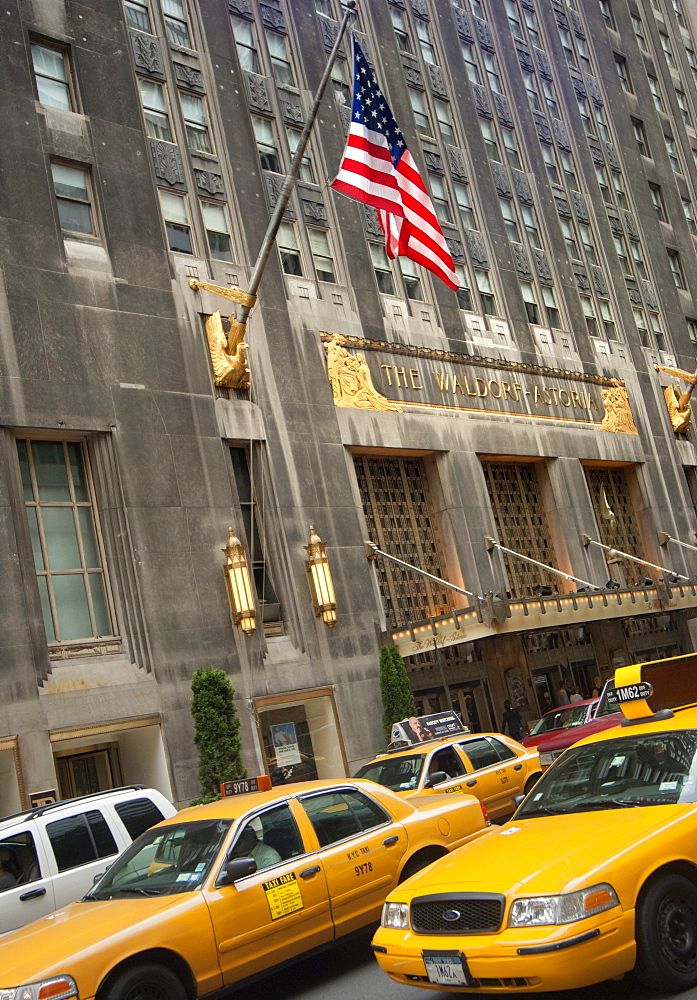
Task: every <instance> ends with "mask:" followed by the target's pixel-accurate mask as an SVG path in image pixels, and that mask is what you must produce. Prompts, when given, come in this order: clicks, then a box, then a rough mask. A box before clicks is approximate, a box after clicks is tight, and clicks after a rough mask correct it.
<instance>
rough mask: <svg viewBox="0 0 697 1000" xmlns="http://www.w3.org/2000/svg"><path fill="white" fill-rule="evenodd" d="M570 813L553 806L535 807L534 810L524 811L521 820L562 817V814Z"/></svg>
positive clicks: (567, 810)
mask: <svg viewBox="0 0 697 1000" xmlns="http://www.w3.org/2000/svg"><path fill="white" fill-rule="evenodd" d="M568 812H571V810H570V809H558V808H554V806H536V807H535V808H534V809H526V810H525V812H524V813H521V815H520V818H521V819H527V818H528V816H563V815H564V813H568Z"/></svg>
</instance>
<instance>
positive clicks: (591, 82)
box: [586, 74, 603, 104]
mask: <svg viewBox="0 0 697 1000" xmlns="http://www.w3.org/2000/svg"><path fill="white" fill-rule="evenodd" d="M586 86H587V88H588V94H589V95H590V97H591V99H592V100H593V101H595V103H596V104H602V103H603V95H602V91H601V90H600V84H599V83H598V81H597V80H596V78H595V77H594V76H591V75H590V74H586Z"/></svg>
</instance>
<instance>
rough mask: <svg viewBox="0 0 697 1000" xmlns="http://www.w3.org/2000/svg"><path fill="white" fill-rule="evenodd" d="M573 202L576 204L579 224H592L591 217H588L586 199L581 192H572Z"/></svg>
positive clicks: (575, 209)
mask: <svg viewBox="0 0 697 1000" xmlns="http://www.w3.org/2000/svg"><path fill="white" fill-rule="evenodd" d="M571 200H572V202H573V203H574V211H575V212H576V218H577V219H578V221H579V222H590V216H589V215H588V205H586V199H585V198H584V197H583V195H582V194H581V192H580V191H572V192H571Z"/></svg>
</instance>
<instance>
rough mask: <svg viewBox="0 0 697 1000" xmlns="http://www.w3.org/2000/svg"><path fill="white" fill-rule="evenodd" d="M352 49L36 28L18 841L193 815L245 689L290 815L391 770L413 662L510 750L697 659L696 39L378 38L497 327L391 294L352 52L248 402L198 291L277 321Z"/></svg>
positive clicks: (256, 755)
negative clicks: (241, 546)
mask: <svg viewBox="0 0 697 1000" xmlns="http://www.w3.org/2000/svg"><path fill="white" fill-rule="evenodd" d="M341 16H342V11H341V10H340V8H339V2H338V0H265V2H262V0H123V2H120V0H110V2H108V3H105V2H104V0H8V3H6V4H5V6H4V8H3V12H2V33H1V34H0V94H1V95H2V100H0V121H1V123H2V133H3V137H4V141H3V142H2V144H0V165H1V167H2V177H3V184H2V188H1V190H0V435H1V437H2V443H3V447H2V465H1V470H2V471H1V474H0V512H1V516H2V522H3V531H2V535H1V537H2V543H1V545H0V579H2V581H3V586H2V587H1V588H0V616H1V619H2V622H3V629H2V631H1V632H0V649H1V651H2V655H1V659H0V663H1V664H2V668H1V671H0V685H1V691H2V697H0V814H3V813H9V812H12V811H14V810H16V809H19V808H21V807H23V806H24V805H26V804H28V803H29V802H30V801H31V802H34V801H40V800H41V799H42V798H50V797H52V796H55V795H60V796H68V795H72V794H79V793H81V792H84V791H89V790H96V789H101V788H105V787H110V786H112V785H116V784H120V783H130V782H139V781H140V782H144V783H146V784H153V785H156V786H157V787H159V788H161V789H162V790H163V791H165V792H166V793H167V794H169V795H170V796H171V797H172V799H173V800H174V801H176V802H178V803H184V802H186V801H188V800H189V799H190V798H191V797H193V796H194V795H196V794H197V793H198V785H197V782H196V776H195V768H196V757H195V752H194V747H193V743H192V724H191V719H190V712H189V701H190V678H191V674H192V673H193V671H194V670H195V669H197V668H198V667H205V666H207V665H209V664H211V665H213V666H215V667H219V668H222V669H224V670H225V671H226V672H227V673H228V675H229V676H230V679H231V681H232V684H233V686H234V688H235V691H236V698H237V703H238V708H239V711H240V715H241V718H242V734H243V742H244V750H245V759H246V761H247V764H248V767H249V770H250V772H251V773H260V772H262V771H268V772H270V773H272V774H273V775H274V780H277V781H285V780H292V779H293V777H297V776H299V775H301V774H302V775H305V776H314V775H318V776H320V777H325V776H327V777H328V776H337V775H343V774H346V773H350V772H351V771H352V770H353V769H354V768H355V766H356V765H357V764H358V763H359V762H360V761H362V760H364V759H365V758H367V757H368V756H369V755H371V754H372V753H373V752H374V751H375V750H376V749H377V748H378V747H379V745H380V741H381V725H380V707H379V704H380V702H379V687H378V654H379V648H380V645H381V644H383V643H385V642H394V643H396V644H397V645H398V647H399V648H400V650H401V651H402V653H403V654H404V655H405V657H406V658H407V664H408V668H409V670H410V675H411V679H412V685H413V688H414V690H415V693H416V696H417V701H418V704H419V706H420V707H421V708H422V709H423V710H425V711H427V710H435V709H437V708H444V707H446V705H447V704H448V701H449V700H450V701H452V703H453V704H454V705H455V707H456V708H457V710H459V711H461V712H462V713H463V715H464V716H465V717H466V719H467V721H468V723H469V725H470V726H471V727H472V728H474V729H480V730H488V729H491V728H496V726H497V724H498V720H499V719H500V715H501V711H502V706H503V701H504V699H505V698H509V697H510V698H511V699H513V700H514V701H515V702H516V703H517V704H518V706H519V707H520V708H521V710H522V711H523V714H524V716H525V717H526V718H530V719H531V718H534V717H537V716H539V715H540V713H541V712H542V711H543V710H544V708H545V707H547V705H549V704H551V703H553V701H554V698H555V697H556V693H557V690H558V688H559V685H560V683H561V682H562V680H565V681H566V682H568V683H569V684H573V685H577V686H578V687H579V688H580V690H581V693H583V694H589V693H590V690H591V688H592V686H593V684H594V682H595V679H596V677H598V676H599V677H601V678H605V677H607V676H608V675H609V674H610V672H611V671H612V669H613V668H614V666H616V665H617V664H619V663H623V662H631V661H632V660H636V659H650V658H655V657H657V656H661V655H672V654H675V653H683V652H689V651H691V650H692V649H693V648H694V639H693V630H692V627H691V623H692V617H693V615H694V612H695V607H697V591H696V590H695V586H694V582H693V578H694V577H696V576H697V560H696V559H695V555H696V553H695V551H694V547H693V543H694V540H695V526H696V524H697V514H696V511H695V503H696V502H697V477H696V468H697V452H696V451H695V444H694V441H695V438H694V434H695V430H694V428H690V426H689V402H688V400H687V399H686V397H684V396H683V395H682V394H683V393H684V391H685V390H686V388H687V387H688V386H689V384H690V383H689V382H688V381H686V380H685V379H684V378H682V377H681V374H680V373H681V372H683V373H690V372H692V371H693V369H694V367H695V361H694V356H695V344H696V343H697V302H696V301H695V299H694V291H693V290H694V289H695V288H697V257H696V256H695V245H694V241H695V238H697V208H695V206H696V205H697V131H696V130H695V125H696V124H697V90H696V86H695V82H696V80H697V56H696V55H695V53H697V15H696V12H695V7H694V4H691V3H688V2H687V0H631V2H630V0H600V2H599V3H596V2H595V0H588V2H583V3H581V2H580V0H534V2H533V0H452V2H449V0H370V2H369V3H368V2H367V0H362V2H361V0H359V3H358V7H357V12H356V15H355V16H354V17H353V19H352V22H351V28H350V30H351V31H352V32H354V33H355V34H356V35H357V37H358V39H359V41H360V44H361V46H362V47H363V49H364V51H365V52H366V54H367V56H368V58H369V60H370V61H371V63H372V65H373V67H374V69H375V73H376V76H377V78H378V81H379V82H380V84H381V86H382V88H383V90H384V92H385V94H386V96H387V97H388V99H389V102H390V105H391V107H392V110H393V112H394V115H395V118H396V119H397V121H398V122H399V124H400V127H401V128H402V130H403V132H404V135H405V137H406V140H407V143H408V145H409V148H410V150H411V152H412V154H413V155H414V158H415V160H416V162H417V164H418V165H419V168H420V170H421V171H422V174H423V176H424V178H425V180H426V182H427V184H428V186H429V189H430V191H431V194H432V197H433V202H434V205H435V208H436V211H437V214H438V216H439V219H440V220H441V223H442V227H443V231H444V235H445V237H446V240H447V242H448V245H449V247H450V249H451V252H452V254H453V257H454V259H455V262H456V265H457V269H458V273H459V276H460V280H461V287H460V290H459V291H458V292H457V293H455V292H452V291H450V290H449V289H448V288H447V287H446V286H445V285H443V284H442V283H440V282H438V281H437V280H436V279H433V278H432V277H431V276H430V275H429V274H428V273H427V272H425V271H422V270H421V269H420V268H418V267H417V266H416V265H413V264H411V263H410V262H409V261H408V260H406V259H402V260H401V262H399V263H398V262H393V261H390V260H388V258H387V257H386V256H385V253H384V244H383V241H382V239H381V230H380V227H379V222H378V220H377V217H376V215H375V213H374V212H372V211H371V210H366V209H364V208H363V207H362V206H361V205H360V204H358V203H355V202H353V201H350V200H348V199H346V198H344V197H342V196H340V195H337V194H335V193H334V192H332V191H331V189H330V188H329V182H330V180H331V178H332V177H333V176H334V174H335V173H336V170H337V168H338V164H339V161H340V158H341V154H342V149H343V145H344V141H345V135H346V131H347V128H348V123H349V120H350V101H351V77H352V67H351V61H350V38H349V36H348V35H347V36H346V41H345V43H344V45H343V48H342V49H341V50H340V53H339V58H338V59H337V61H336V63H335V65H334V68H333V71H332V76H331V81H330V85H329V87H328V89H327V91H326V93H325V95H324V98H323V100H322V103H321V106H320V111H319V116H318V121H317V124H316V126H315V128H314V130H313V132H312V136H311V141H310V145H309V147H308V150H307V153H306V156H305V157H304V159H303V162H302V166H301V171H300V179H299V182H298V184H297V187H296V189H295V191H294V193H293V196H292V198H291V201H290V203H289V206H288V209H287V211H286V213H285V216H284V221H283V223H282V225H281V228H280V230H279V234H278V237H277V240H276V247H277V249H276V250H274V252H273V253H272V255H271V257H270V259H269V264H268V266H267V269H266V272H265V274H264V278H263V280H262V283H261V287H260V290H259V298H258V302H257V304H256V306H255V307H254V308H253V310H252V313H251V317H250V319H249V322H248V326H247V331H246V335H245V336H246V341H245V342H246V343H247V344H248V348H247V355H246V357H247V365H248V368H249V373H250V375H249V385H248V386H247V387H244V385H242V387H240V386H239V385H237V386H235V385H233V386H225V385H216V379H215V376H214V371H213V367H212V361H211V353H210V351H209V344H208V339H207V338H208V336H209V335H211V332H210V331H211V330H214V329H217V331H218V332H217V334H215V335H216V336H217V337H218V341H219V342H220V336H221V330H222V336H223V338H224V335H225V334H226V333H227V331H228V330H229V323H228V320H227V319H226V317H227V316H228V314H232V313H234V305H233V304H232V303H229V302H227V301H225V299H224V298H221V297H220V296H219V295H217V294H215V293H214V291H211V290H210V289H208V288H205V287H202V286H203V285H214V286H219V287H222V288H227V287H229V286H239V287H240V288H242V289H245V288H246V287H248V282H249V279H250V275H251V272H252V268H253V265H254V261H255V259H256V257H257V254H258V252H259V248H260V246H261V243H262V238H263V234H264V231H265V229H266V225H267V222H268V219H269V216H270V213H271V211H272V209H273V206H274V205H275V203H276V201H277V199H278V197H279V191H280V187H281V184H282V179H283V174H284V173H285V172H286V170H287V169H288V165H289V162H290V157H291V155H292V153H293V151H294V149H295V147H296V144H297V141H298V137H299V133H300V131H301V129H302V127H303V125H304V123H305V121H306V118H307V114H308V110H309V107H310V104H311V101H312V95H313V93H314V91H315V89H316V87H317V85H318V82H319V80H320V77H321V75H322V71H323V68H324V65H325V62H326V59H327V53H328V51H329V48H330V47H331V45H332V43H333V41H334V39H335V37H336V32H337V30H338V23H339V20H340V18H341ZM191 281H194V282H198V283H200V285H199V287H198V288H197V289H194V288H192V287H191V285H190V282H191ZM216 311H221V312H222V319H221V320H220V324H219V326H218V327H217V328H214V327H212V326H211V323H215V322H216V321H215V320H213V321H212V320H211V319H210V317H211V316H214V315H215V313H216ZM233 319H234V316H233ZM207 331H208V333H207ZM656 365H658V366H661V369H660V370H657V369H656V368H655V366H656ZM666 369H667V370H666ZM671 369H672V370H673V371H671ZM676 372H677V374H676ZM311 525H312V526H314V528H315V530H316V532H317V533H318V534H319V536H320V537H321V539H322V540H323V542H324V543H325V544H326V546H327V551H328V558H329V564H330V567H331V571H332V574H333V579H334V585H335V590H336V605H337V609H336V619H337V620H336V624H335V626H334V627H333V628H331V629H330V628H327V626H326V625H325V623H324V622H323V620H322V618H321V617H318V616H317V615H316V614H315V609H314V607H313V602H312V599H311V594H310V590H309V588H308V582H307V572H306V565H307V554H306V550H305V547H306V546H307V545H308V538H309V533H310V526H311ZM230 526H232V527H233V528H234V530H235V532H236V533H237V535H238V536H239V537H240V539H241V540H242V541H243V542H245V543H246V544H247V547H248V552H249V559H250V565H251V569H252V571H253V578H254V583H255V592H256V623H257V627H256V630H255V631H254V633H253V634H252V635H246V634H245V633H243V632H242V630H241V629H240V628H239V627H238V626H237V625H236V624H235V623H234V622H233V621H232V619H231V612H230V605H229V602H228V596H227V592H226V586H225V579H224V572H223V568H224V556H223V554H222V552H221V550H222V549H223V548H224V547H225V545H226V540H227V538H228V528H229V527H230ZM366 539H370V540H372V542H373V543H374V544H375V545H376V546H377V547H378V549H379V550H380V551H381V552H384V553H386V554H387V555H392V556H395V557H397V558H399V559H401V560H402V561H403V562H404V563H408V564H410V565H414V566H417V567H419V568H421V569H423V570H425V571H427V572H428V573H430V574H431V576H432V577H435V578H438V579H440V580H445V581H447V582H448V583H450V584H452V585H454V586H455V588H457V589H452V588H449V587H446V586H444V585H443V584H442V583H438V582H437V581H436V580H434V579H431V578H427V577H424V576H421V575H418V574H416V573H414V572H413V571H412V570H410V569H407V568H405V567H404V566H403V565H399V564H397V563H394V562H391V561H390V560H389V559H387V558H385V557H384V556H382V555H378V556H377V558H373V559H369V558H367V555H370V554H374V553H373V551H372V550H371V549H368V550H366V547H365V541H366ZM628 557H630V558H628ZM632 557H633V558H632ZM531 560H532V561H531ZM636 560H640V561H638V562H637V561H636ZM544 566H549V567H553V568H554V569H556V570H557V571H559V572H558V573H556V574H555V573H553V572H551V571H549V570H547V569H544V568H543V567H544ZM560 574H562V575H560ZM434 637H435V641H434ZM288 724H292V726H293V731H294V733H295V736H296V741H297V747H296V752H295V757H294V759H293V762H292V763H290V762H289V758H288V756H286V758H285V766H284V761H283V760H282V759H281V756H279V755H277V754H276V753H275V751H274V742H273V736H274V732H276V730H274V727H275V726H278V725H285V726H288Z"/></svg>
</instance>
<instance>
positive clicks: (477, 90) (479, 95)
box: [472, 83, 493, 118]
mask: <svg viewBox="0 0 697 1000" xmlns="http://www.w3.org/2000/svg"><path fill="white" fill-rule="evenodd" d="M472 92H473V94H474V103H475V105H476V107H477V114H479V115H484V116H485V117H486V118H492V117H493V116H492V114H491V105H490V104H489V91H488V89H487V88H486V87H481V86H480V85H479V84H478V83H473V84H472Z"/></svg>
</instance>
